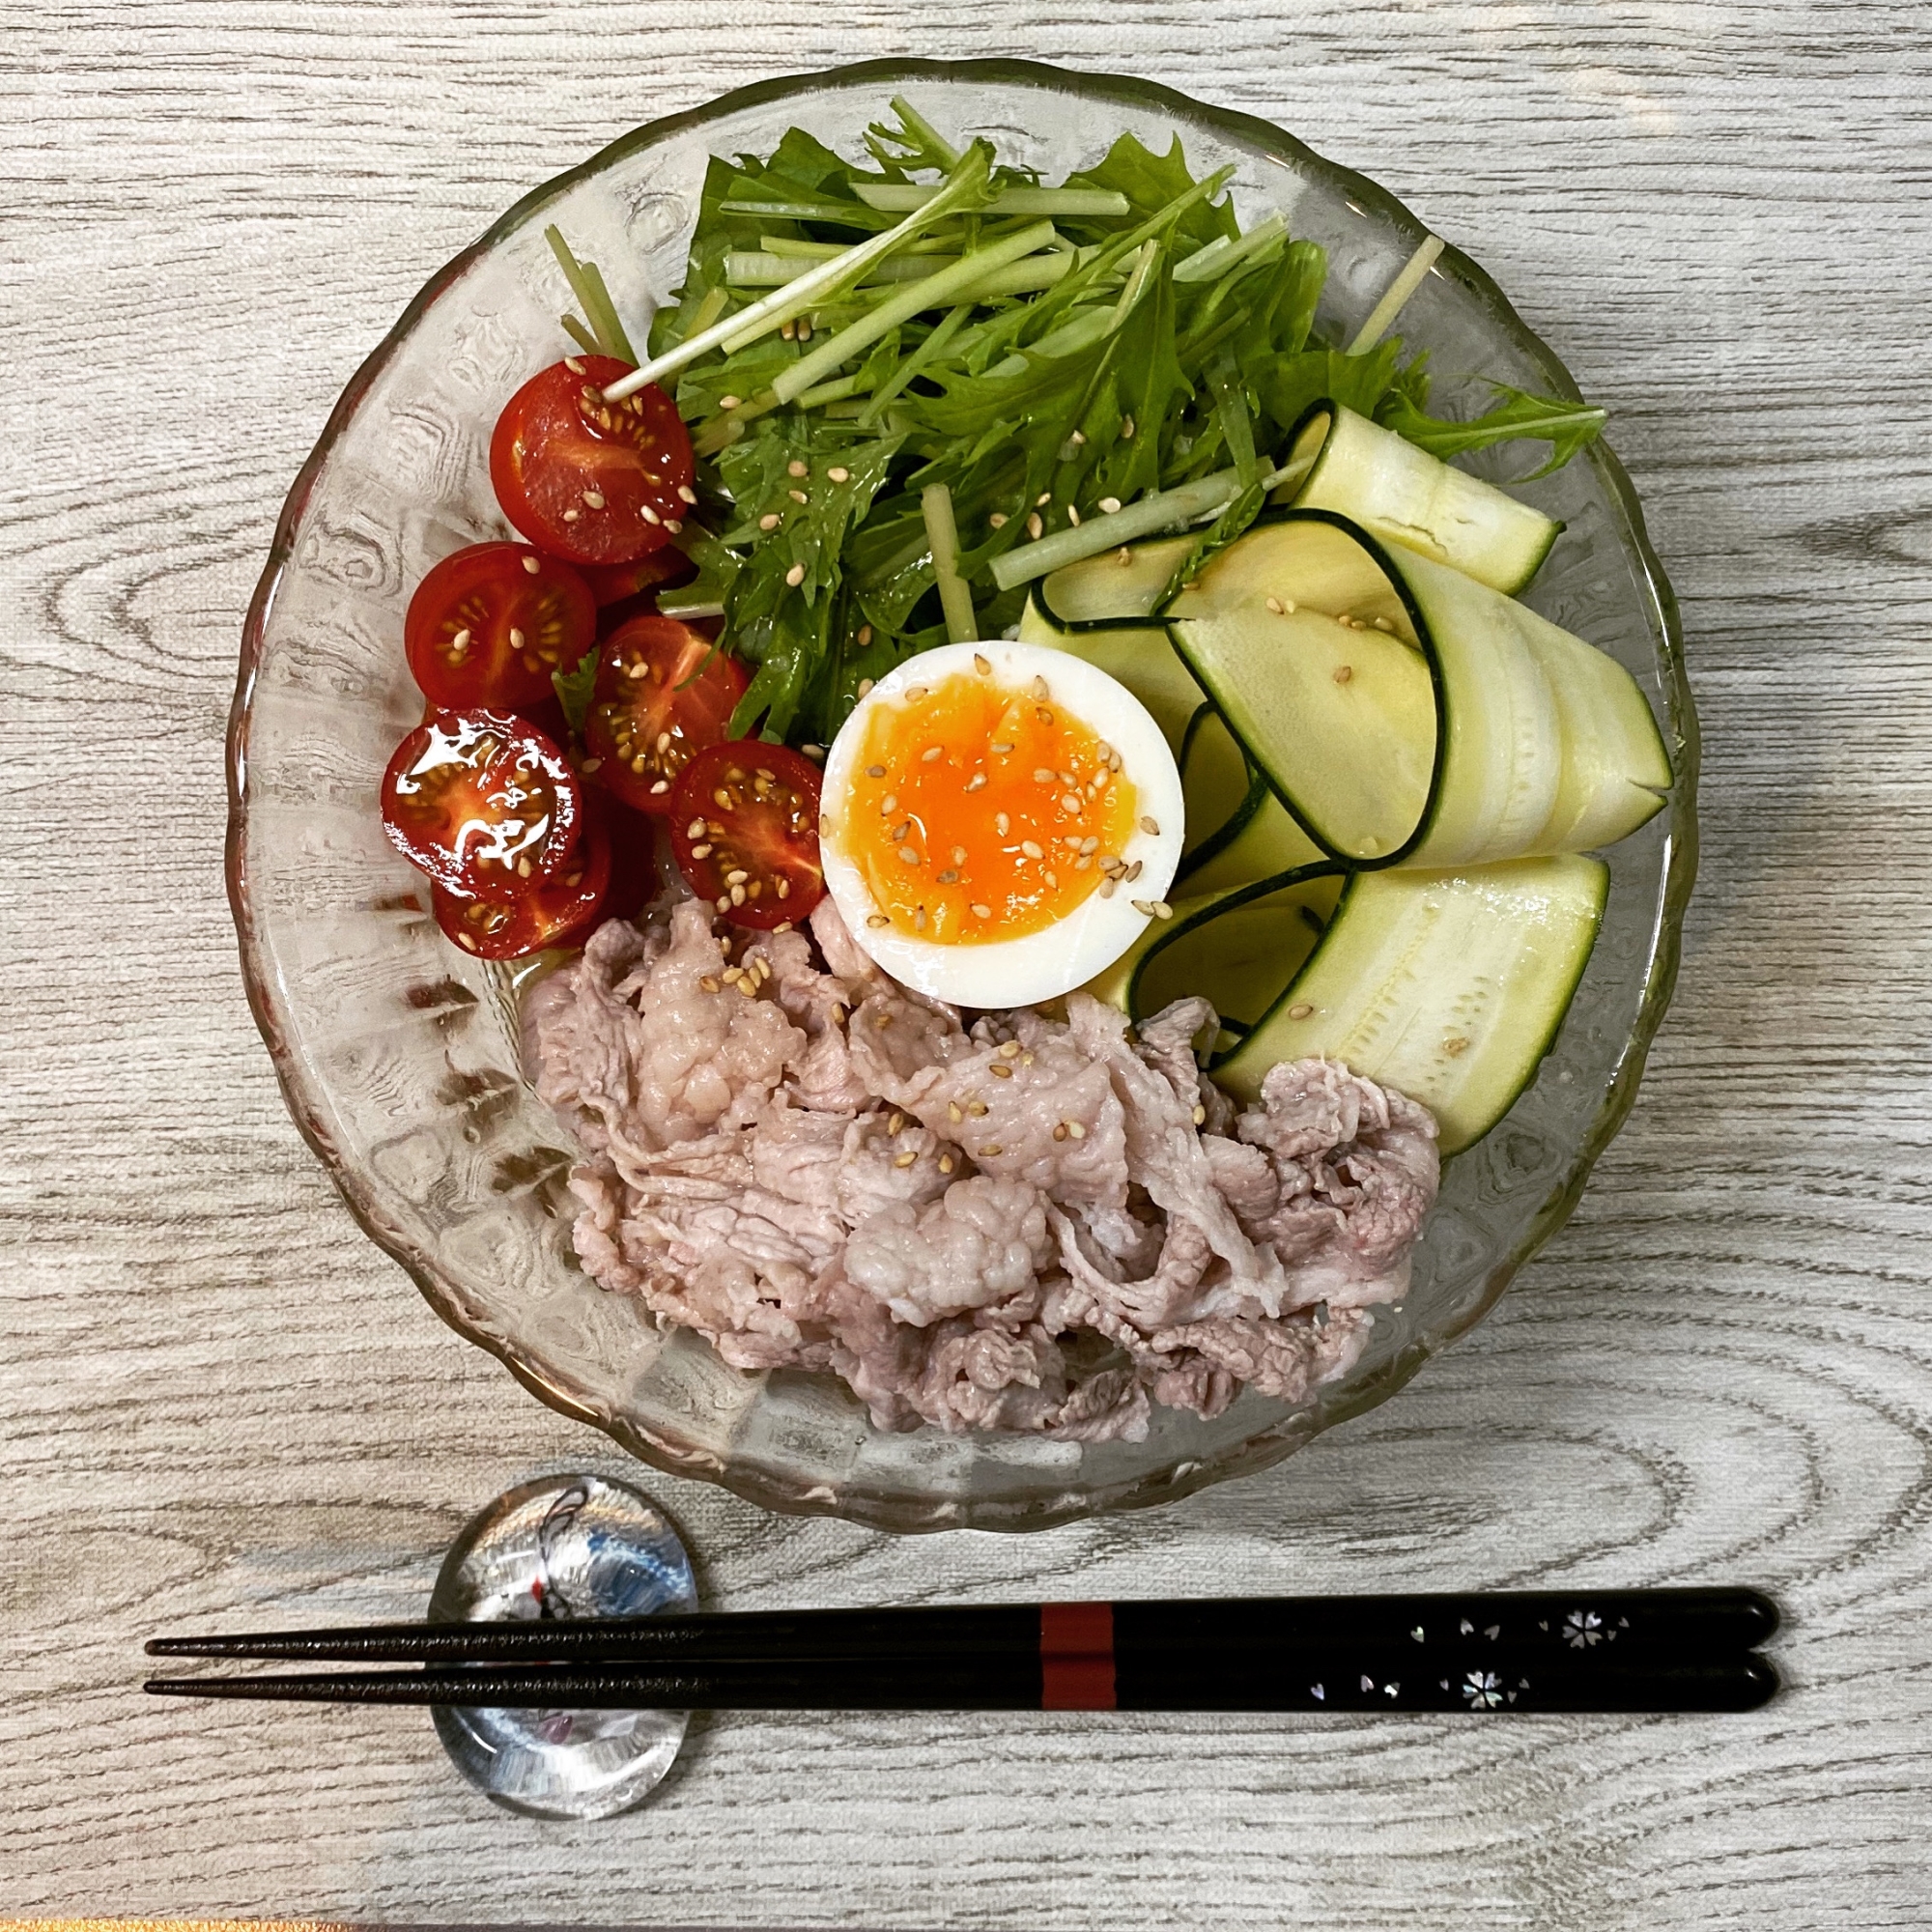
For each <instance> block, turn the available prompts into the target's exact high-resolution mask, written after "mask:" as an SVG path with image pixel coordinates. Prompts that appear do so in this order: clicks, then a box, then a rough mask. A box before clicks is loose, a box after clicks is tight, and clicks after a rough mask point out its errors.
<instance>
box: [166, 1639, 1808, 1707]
mask: <svg viewBox="0 0 1932 1932" xmlns="http://www.w3.org/2000/svg"><path fill="white" fill-rule="evenodd" d="M146 1688H147V1689H148V1690H151V1691H155V1692H157V1693H160V1694H163V1695H168V1696H186V1697H217V1698H240V1699H248V1700H267V1701H272V1702H301V1703H329V1704H411V1705H421V1704H461V1705H469V1706H474V1707H496V1708H504V1707H509V1708H518V1707H522V1708H531V1707H536V1708H548V1709H553V1710H571V1709H576V1710H584V1709H598V1708H601V1709H620V1710H642V1709H665V1710H738V1711H780V1710H789V1711H968V1710H979V1711H1027V1710H1035V1711H1037V1710H1041V1709H1085V1710H1094V1709H1100V1710H1117V1711H1219V1712H1250V1713H1273V1712H1297V1711H1346V1712H1367V1711H1376V1712H1446V1711H1462V1712H1472V1713H1480V1714H1483V1715H1488V1716H1493V1715H1497V1714H1501V1713H1508V1712H1515V1713H1519V1714H1521V1715H1533V1714H1536V1713H1543V1712H1577V1711H1590V1712H1620V1713H1633V1712H1645V1713H1680V1712H1720V1711H1750V1710H1755V1709H1757V1708H1758V1707H1759V1706H1760V1705H1762V1704H1764V1703H1766V1702H1767V1701H1768V1700H1769V1699H1770V1698H1771V1697H1772V1696H1773V1695H1774V1694H1775V1693H1776V1690H1777V1676H1776V1671H1774V1670H1773V1668H1772V1667H1771V1665H1770V1664H1769V1663H1768V1662H1765V1660H1764V1659H1762V1658H1760V1657H1755V1656H1751V1655H1748V1654H1742V1653H1741V1654H1738V1655H1735V1656H1732V1657H1729V1658H1715V1657H1714V1658H1705V1659H1699V1660H1692V1661H1682V1660H1678V1661H1671V1662H1665V1661H1662V1660H1661V1659H1656V1658H1650V1659H1646V1658H1642V1657H1636V1656H1633V1657H1631V1658H1630V1659H1629V1660H1628V1661H1620V1662H1617V1663H1614V1664H1612V1663H1608V1662H1601V1663H1600V1662H1596V1661H1595V1660H1594V1659H1592V1660H1588V1661H1579V1660H1577V1659H1555V1658H1552V1659H1548V1661H1534V1660H1527V1659H1522V1658H1519V1657H1517V1656H1516V1655H1514V1654H1513V1653H1512V1652H1511V1651H1510V1650H1508V1649H1507V1648H1506V1647H1504V1646H1501V1645H1498V1646H1497V1647H1496V1650H1495V1654H1494V1655H1493V1656H1492V1657H1491V1658H1489V1659H1488V1661H1487V1662H1486V1663H1480V1664H1474V1665H1466V1666H1465V1665H1464V1664H1463V1663H1462V1662H1460V1661H1459V1662H1458V1663H1457V1664H1455V1665H1453V1666H1450V1667H1447V1668H1444V1667H1442V1666H1440V1665H1439V1664H1437V1663H1435V1662H1430V1661H1427V1660H1425V1659H1424V1658H1423V1657H1421V1656H1419V1655H1417V1654H1416V1653H1415V1652H1414V1651H1413V1650H1410V1651H1409V1652H1407V1653H1406V1654H1405V1653H1402V1652H1394V1653H1384V1654H1380V1655H1378V1654H1377V1653H1376V1652H1374V1651H1373V1650H1370V1649H1367V1648H1358V1649H1355V1650H1353V1651H1350V1652H1348V1653H1346V1654H1345V1653H1343V1652H1341V1651H1339V1650H1338V1651H1335V1652H1331V1653H1329V1654H1326V1655H1311V1656H1307V1657H1302V1658H1299V1659H1297V1660H1294V1661H1293V1662H1292V1663H1291V1662H1288V1661H1287V1660H1283V1659H1278V1658H1277V1659H1272V1660H1264V1661H1263V1662H1260V1663H1256V1662H1253V1661H1252V1660H1250V1659H1247V1658H1244V1657H1240V1656H1235V1657H1232V1658H1231V1657H1229V1656H1226V1655H1223V1656H1219V1657H1194V1658H1189V1659H1184V1660H1176V1659H1155V1660H1148V1661H1141V1662H1130V1661H1129V1660H1126V1659H1122V1660H1119V1661H1118V1662H1117V1664H1116V1667H1115V1669H1114V1670H1113V1671H1112V1672H1110V1673H1109V1686H1108V1695H1107V1696H1106V1697H1105V1699H1104V1700H1102V1699H1099V1698H1097V1697H1095V1698H1093V1699H1090V1700H1086V1701H1074V1702H1067V1701H1065V1700H1063V1701H1060V1702H1053V1701H1051V1699H1050V1698H1049V1696H1048V1694H1047V1689H1046V1676H1045V1673H1044V1672H1043V1671H1042V1669H1041V1666H1040V1665H1039V1664H1038V1663H1037V1662H1036V1663H1035V1664H1034V1665H1033V1666H1032V1667H1031V1669H1028V1668H1027V1667H1026V1666H1025V1664H1024V1663H1023V1662H1022V1661H1021V1660H1019V1659H1006V1658H981V1659H979V1660H976V1661H972V1662H967V1663H965V1664H963V1665H962V1664H959V1663H954V1664H953V1665H952V1666H950V1667H945V1668H935V1667H933V1666H931V1665H929V1664H927V1663H925V1662H908V1661H905V1660H898V1661H893V1660H886V1661H884V1662H877V1661H875V1662H872V1663H869V1664H868V1663H865V1662H860V1661H858V1660H844V1661H840V1662H834V1663H826V1664H820V1665H817V1666H815V1667H804V1668H801V1667H799V1666H798V1665H796V1664H784V1665H774V1664H737V1665H720V1666H716V1667H713V1668H710V1669H670V1670H626V1669H612V1668H609V1667H602V1666H586V1667H582V1668H573V1667H553V1668H547V1669H503V1668H496V1669H490V1668H485V1669H458V1670H450V1669H433V1670H422V1671H387V1672H375V1673H367V1674H363V1673H338V1674H333V1675H320V1676H300V1677H267V1676H264V1677H229V1678H217V1677H208V1678H166V1677H164V1678H156V1679H154V1680H152V1681H151V1682H150V1683H149V1684H148V1685H147V1686H146Z"/></svg>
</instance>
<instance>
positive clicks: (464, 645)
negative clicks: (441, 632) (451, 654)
mask: <svg viewBox="0 0 1932 1932" xmlns="http://www.w3.org/2000/svg"><path fill="white" fill-rule="evenodd" d="M449 647H450V649H451V650H453V651H467V650H468V649H469V625H468V624H466V625H465V626H464V627H463V629H462V630H460V631H458V632H457V634H456V635H455V637H453V638H451V639H450V640H449Z"/></svg>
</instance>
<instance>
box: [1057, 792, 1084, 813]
mask: <svg viewBox="0 0 1932 1932" xmlns="http://www.w3.org/2000/svg"><path fill="white" fill-rule="evenodd" d="M1060 803H1061V805H1062V806H1063V807H1064V808H1065V810H1068V811H1071V812H1074V813H1076V814H1077V813H1078V811H1079V810H1080V797H1079V794H1078V793H1077V792H1070V791H1069V792H1063V793H1062V794H1061V799H1060Z"/></svg>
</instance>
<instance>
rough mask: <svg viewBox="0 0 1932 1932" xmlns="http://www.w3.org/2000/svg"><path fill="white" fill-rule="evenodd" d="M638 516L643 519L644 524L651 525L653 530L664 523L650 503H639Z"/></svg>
mask: <svg viewBox="0 0 1932 1932" xmlns="http://www.w3.org/2000/svg"><path fill="white" fill-rule="evenodd" d="M638 515H639V516H640V517H641V518H643V520H644V522H645V523H647V524H649V525H650V526H652V528H653V529H655V528H656V527H657V526H658V525H660V524H662V523H663V522H664V519H663V518H662V517H661V516H659V515H658V513H657V512H656V511H655V510H654V509H652V508H651V506H650V505H649V504H648V503H639V505H638Z"/></svg>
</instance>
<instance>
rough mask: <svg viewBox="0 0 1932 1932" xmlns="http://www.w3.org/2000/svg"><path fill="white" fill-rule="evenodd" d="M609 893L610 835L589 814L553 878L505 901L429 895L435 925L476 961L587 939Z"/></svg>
mask: <svg viewBox="0 0 1932 1932" xmlns="http://www.w3.org/2000/svg"><path fill="white" fill-rule="evenodd" d="M610 893H611V835H610V834H609V833H608V832H607V831H606V830H605V829H604V825H603V822H602V820H601V819H600V818H599V817H598V816H597V814H595V813H592V814H591V815H590V816H589V817H588V818H587V819H586V820H585V821H584V826H583V836H582V838H579V839H578V841H577V846H576V849H575V850H574V851H573V852H572V853H571V855H570V857H569V859H568V860H566V861H565V863H564V866H563V869H562V870H561V871H559V872H558V873H556V874H555V876H554V877H553V878H548V879H541V880H538V881H537V882H536V883H535V884H534V885H532V886H531V887H529V888H528V890H526V891H525V892H523V893H521V894H519V895H518V896H517V897H516V898H514V899H512V900H510V901H509V902H508V903H507V904H505V903H503V902H502V901H499V900H497V899H472V898H459V897H458V896H457V895H455V894H454V893H448V892H444V891H443V889H442V888H441V887H440V886H437V887H435V888H434V889H433V890H432V891H431V893H430V903H431V906H432V908H433V909H434V911H435V913H436V923H437V924H439V925H440V926H441V927H442V929H443V931H444V933H445V934H447V935H448V937H449V938H450V939H452V940H453V941H454V942H455V943H456V944H457V945H458V946H460V947H462V949H463V950H464V952H473V953H475V955H476V956H477V957H478V958H479V959H521V958H523V957H524V956H525V954H526V953H530V952H543V951H544V950H545V949H546V948H547V947H553V946H575V945H578V944H580V943H581V942H582V941H583V940H584V939H586V938H588V937H589V934H590V928H591V926H592V925H593V924H594V923H596V922H597V920H598V919H599V918H600V917H601V916H602V914H603V911H604V907H605V902H606V901H607V899H608V898H609V897H610Z"/></svg>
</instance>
